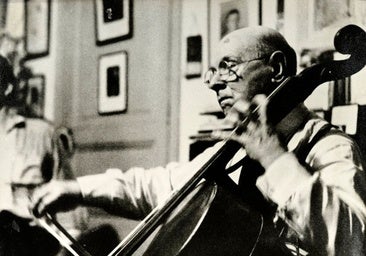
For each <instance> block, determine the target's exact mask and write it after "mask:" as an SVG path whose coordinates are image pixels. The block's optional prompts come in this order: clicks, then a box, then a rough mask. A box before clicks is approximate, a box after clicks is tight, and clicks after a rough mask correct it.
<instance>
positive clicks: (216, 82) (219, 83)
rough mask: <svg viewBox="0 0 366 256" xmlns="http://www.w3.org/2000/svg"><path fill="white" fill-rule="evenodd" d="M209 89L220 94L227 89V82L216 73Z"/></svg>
mask: <svg viewBox="0 0 366 256" xmlns="http://www.w3.org/2000/svg"><path fill="white" fill-rule="evenodd" d="M208 88H209V89H211V90H214V91H215V92H218V91H220V90H223V89H225V88H226V83H225V81H223V80H221V78H220V75H219V74H218V73H216V74H214V75H213V77H212V78H211V80H210V82H209V84H208Z"/></svg>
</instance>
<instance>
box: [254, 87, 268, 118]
mask: <svg viewBox="0 0 366 256" xmlns="http://www.w3.org/2000/svg"><path fill="white" fill-rule="evenodd" d="M252 102H253V104H254V105H256V106H259V109H258V111H259V113H258V118H259V121H260V122H261V123H262V124H267V104H268V100H267V98H266V96H265V95H264V94H258V95H256V96H255V97H254V98H253V101H252Z"/></svg>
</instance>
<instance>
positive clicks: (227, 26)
mask: <svg viewBox="0 0 366 256" xmlns="http://www.w3.org/2000/svg"><path fill="white" fill-rule="evenodd" d="M239 27H240V12H239V10H238V9H231V10H230V11H228V13H227V14H226V15H225V17H224V19H222V23H221V37H223V36H224V35H226V34H228V33H230V32H232V31H234V30H236V29H238V28H239Z"/></svg>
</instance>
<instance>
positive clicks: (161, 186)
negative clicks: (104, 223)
mask: <svg viewBox="0 0 366 256" xmlns="http://www.w3.org/2000/svg"><path fill="white" fill-rule="evenodd" d="M218 49H219V51H218V55H217V62H216V64H217V66H216V67H212V68H210V69H209V71H208V72H207V74H206V76H205V82H206V84H207V85H208V87H209V88H210V89H212V90H214V91H215V92H216V94H217V100H218V102H219V104H220V106H221V107H222V109H223V111H224V113H225V114H226V115H228V116H229V118H230V120H232V121H233V122H234V123H237V122H238V121H240V120H241V119H242V118H243V117H245V116H247V113H248V109H251V108H252V107H253V106H255V105H260V106H261V108H260V110H261V111H259V114H258V117H257V118H253V119H252V120H251V121H250V122H249V124H248V126H247V127H246V129H242V131H240V133H238V134H236V135H235V136H234V137H233V138H232V139H234V140H236V141H238V142H239V143H241V145H242V149H241V150H239V151H238V152H237V154H236V155H235V156H234V158H233V159H232V160H231V161H229V163H227V168H230V167H231V166H236V167H237V169H238V171H241V177H240V179H239V187H241V188H242V189H243V190H247V189H248V187H246V185H248V184H246V183H247V181H246V179H245V176H246V175H250V174H251V170H244V167H243V166H242V165H240V164H239V165H238V164H235V163H237V162H238V160H240V159H242V158H243V157H245V155H246V154H247V155H249V156H250V157H251V159H253V160H255V161H256V162H257V163H259V164H260V168H261V171H259V172H258V173H257V174H256V175H255V176H259V177H257V178H255V179H251V180H252V182H254V185H253V184H252V185H253V186H250V184H249V187H251V188H253V190H254V192H253V193H251V192H250V191H249V192H248V193H249V194H253V196H254V200H253V197H252V200H250V198H249V201H251V202H253V203H254V204H256V206H258V207H257V208H258V209H259V210H262V211H266V210H268V209H272V208H271V207H265V206H263V203H265V202H268V205H270V206H274V208H275V211H274V212H273V215H272V217H273V220H274V222H283V223H285V226H286V227H287V228H286V229H284V230H286V231H284V233H283V234H282V235H283V236H284V237H285V240H286V244H287V245H288V247H289V248H291V247H292V248H295V249H294V250H295V251H297V253H301V254H306V253H307V252H310V253H311V254H314V255H364V254H365V236H364V225H365V220H366V207H365V200H366V193H365V188H366V181H365V174H364V171H363V166H362V163H361V157H360V152H359V149H358V148H357V146H356V145H355V143H354V142H353V141H352V140H351V139H350V138H348V137H347V136H346V135H344V134H342V133H341V132H335V131H334V129H333V128H330V126H329V125H328V124H327V123H326V122H325V121H324V120H322V119H320V118H319V117H317V116H316V115H315V114H313V113H312V112H310V111H309V110H308V109H306V108H305V106H304V105H303V104H302V103H300V104H299V105H298V106H297V107H295V108H294V109H293V110H292V111H291V112H290V113H289V114H288V115H287V116H286V117H285V118H283V119H282V120H281V121H280V122H279V123H278V124H276V125H275V126H273V125H271V124H270V122H267V116H266V100H265V95H268V94H269V93H270V92H272V91H273V90H274V89H275V88H276V87H277V86H278V85H279V84H280V83H281V82H283V81H284V80H285V79H286V78H287V77H289V76H292V75H295V74H296V54H295V52H294V50H293V49H292V48H291V47H290V46H289V45H288V43H287V42H286V40H285V39H284V38H283V37H282V35H280V34H279V33H278V32H276V31H275V30H272V29H269V28H265V27H253V28H244V29H240V30H236V31H234V32H232V33H230V34H228V35H227V36H225V37H224V38H223V39H222V40H221V42H220V45H219V48H218ZM220 136H222V135H220ZM215 147H218V146H215ZM215 147H214V148H211V149H208V150H206V151H205V152H204V153H202V154H201V155H199V156H198V157H197V158H196V159H194V160H193V161H191V162H189V163H186V164H174V163H172V164H169V165H168V166H167V167H165V168H163V167H159V168H155V169H150V170H149V171H146V170H144V169H141V168H132V169H130V170H128V171H127V172H124V173H123V172H122V171H120V170H118V169H112V170H108V171H107V172H106V173H104V174H97V175H93V176H85V177H80V178H78V179H77V180H76V181H70V182H66V183H65V182H62V183H55V184H50V185H49V186H48V185H46V186H44V187H43V188H41V189H39V190H38V191H37V192H36V193H35V195H34V197H33V200H34V204H33V206H32V207H33V208H34V212H35V214H36V215H37V216H38V215H39V216H41V215H43V214H45V212H46V211H51V212H53V211H58V210H64V209H69V208H70V207H74V206H75V205H77V204H80V203H81V204H84V205H93V206H99V207H103V208H105V209H106V210H108V211H110V212H113V213H116V214H119V215H123V216H130V217H131V216H133V217H136V218H137V217H142V216H144V215H146V214H147V213H148V212H149V211H150V210H151V209H152V208H153V207H154V206H156V205H157V204H158V203H161V202H164V200H165V199H166V198H167V196H168V195H169V193H170V192H171V191H172V190H174V189H176V188H178V187H179V186H180V185H181V184H182V183H184V181H186V180H187V179H188V178H189V177H191V176H192V175H193V174H194V173H195V171H196V170H197V167H198V166H200V165H201V164H202V163H204V162H205V161H206V160H207V159H208V158H209V157H210V155H211V153H212V152H214V151H215ZM244 149H245V150H244ZM224 164H226V163H224ZM257 169H258V168H257ZM253 172H254V170H253ZM55 187H57V188H58V189H57V190H56V189H54V188H55ZM249 197H251V196H249ZM65 201H69V202H70V203H69V204H65V203H64V202H65ZM262 201H264V202H262Z"/></svg>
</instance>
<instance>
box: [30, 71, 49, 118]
mask: <svg viewBox="0 0 366 256" xmlns="http://www.w3.org/2000/svg"><path fill="white" fill-rule="evenodd" d="M44 98H45V76H44V75H33V76H32V77H31V78H29V79H28V80H27V91H26V97H25V102H26V110H25V111H26V115H27V116H31V117H43V116H44V102H45V101H44Z"/></svg>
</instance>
